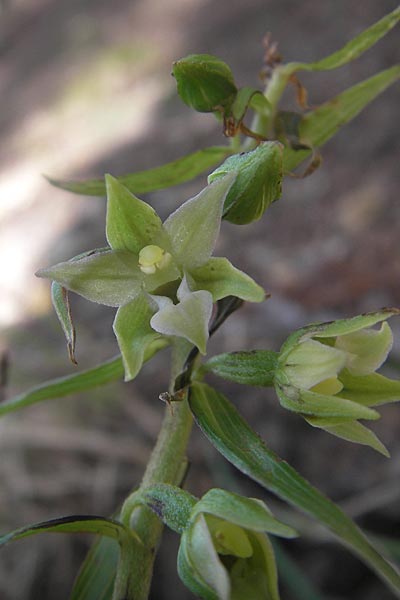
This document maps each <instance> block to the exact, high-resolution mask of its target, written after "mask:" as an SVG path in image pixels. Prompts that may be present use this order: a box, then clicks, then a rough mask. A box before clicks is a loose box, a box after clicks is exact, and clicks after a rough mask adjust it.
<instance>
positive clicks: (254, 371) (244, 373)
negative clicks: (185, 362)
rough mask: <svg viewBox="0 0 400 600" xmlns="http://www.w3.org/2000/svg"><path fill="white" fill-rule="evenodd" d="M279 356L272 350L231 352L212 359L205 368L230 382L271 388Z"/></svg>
mask: <svg viewBox="0 0 400 600" xmlns="http://www.w3.org/2000/svg"><path fill="white" fill-rule="evenodd" d="M278 356H279V354H278V353H277V352H272V351H271V350H250V351H249V352H229V353H226V354H218V355H217V356H213V357H211V358H210V359H209V360H208V361H207V362H206V364H205V365H204V366H203V368H204V369H205V370H206V371H210V372H211V373H214V375H218V376H219V377H222V378H223V379H227V380H228V381H234V382H236V383H243V384H245V385H259V386H262V387H271V386H273V385H274V374H275V370H276V367H277V359H278Z"/></svg>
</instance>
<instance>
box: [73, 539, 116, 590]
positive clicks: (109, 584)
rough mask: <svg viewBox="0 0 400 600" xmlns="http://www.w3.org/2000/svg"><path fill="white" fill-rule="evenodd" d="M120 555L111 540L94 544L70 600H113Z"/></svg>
mask: <svg viewBox="0 0 400 600" xmlns="http://www.w3.org/2000/svg"><path fill="white" fill-rule="evenodd" d="M118 555H119V550H118V546H117V545H116V544H115V543H114V542H113V540H111V539H110V538H106V537H102V538H100V539H98V540H97V541H96V542H94V544H93V545H92V547H91V548H90V550H89V552H88V554H87V556H86V558H85V561H84V562H83V564H82V566H81V568H80V570H79V573H78V576H77V578H76V580H75V584H74V587H73V590H72V593H71V596H70V600H111V599H112V593H113V587H114V580H115V573H116V569H117V565H118Z"/></svg>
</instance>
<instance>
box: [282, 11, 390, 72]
mask: <svg viewBox="0 0 400 600" xmlns="http://www.w3.org/2000/svg"><path fill="white" fill-rule="evenodd" d="M399 20H400V8H399V7H398V8H396V9H395V10H393V11H392V12H390V13H389V14H387V15H385V16H384V17H383V18H382V19H380V20H379V21H377V22H376V23H374V24H373V25H372V26H371V27H368V29H365V30H364V31H363V32H362V33H360V34H359V35H357V36H356V37H355V38H353V39H352V40H350V42H348V43H347V44H346V45H345V46H343V48H341V49H340V50H338V51H337V52H334V53H333V54H330V55H329V56H327V57H326V58H323V59H322V60H318V61H316V62H313V63H288V64H287V65H284V67H282V69H283V70H284V71H285V73H286V72H289V73H290V74H292V73H294V72H295V71H300V70H305V71H328V70H330V69H337V68H338V67H341V66H342V65H345V64H347V63H349V62H350V61H352V60H354V59H356V58H358V57H359V56H360V55H361V54H363V53H364V52H365V51H366V50H368V49H369V48H371V46H373V45H374V44H376V43H377V42H378V41H379V40H380V39H381V38H382V37H383V36H384V35H386V33H388V31H390V30H391V29H392V28H393V27H394V26H395V25H396V24H397V23H398V21H399Z"/></svg>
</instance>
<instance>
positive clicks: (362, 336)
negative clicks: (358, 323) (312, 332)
mask: <svg viewBox="0 0 400 600" xmlns="http://www.w3.org/2000/svg"><path fill="white" fill-rule="evenodd" d="M392 346H393V334H392V330H391V329H390V327H389V325H388V324H387V323H386V322H384V323H382V325H381V328H380V329H379V330H377V329H361V330H360V331H355V332H354V333H349V334H347V335H341V336H339V337H338V338H337V339H336V342H335V348H339V349H340V350H344V351H345V352H347V361H346V367H347V369H348V370H349V371H350V373H351V374H352V375H368V374H369V373H373V372H374V371H376V370H377V369H379V367H380V366H381V365H382V363H384V362H385V360H386V358H387V356H388V354H389V352H390V350H391V349H392Z"/></svg>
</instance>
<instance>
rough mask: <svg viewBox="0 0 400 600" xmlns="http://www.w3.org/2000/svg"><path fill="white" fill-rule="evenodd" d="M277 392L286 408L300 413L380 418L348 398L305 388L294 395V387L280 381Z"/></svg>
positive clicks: (377, 414) (304, 414)
mask: <svg viewBox="0 0 400 600" xmlns="http://www.w3.org/2000/svg"><path fill="white" fill-rule="evenodd" d="M295 391H296V390H295ZM276 392H277V394H278V397H279V401H280V403H281V404H282V406H283V407H284V408H287V409H288V410H292V411H294V412H297V413H300V414H301V415H303V416H308V415H310V416H314V417H343V418H347V419H379V413H377V412H376V411H375V410H372V409H371V408H367V407H366V406H362V405H360V404H357V403H356V402H351V400H347V399H346V398H340V397H338V396H325V395H323V394H317V393H315V392H308V391H305V390H297V395H296V396H294V394H293V388H290V387H287V386H284V385H280V384H279V383H278V384H277V386H276Z"/></svg>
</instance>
